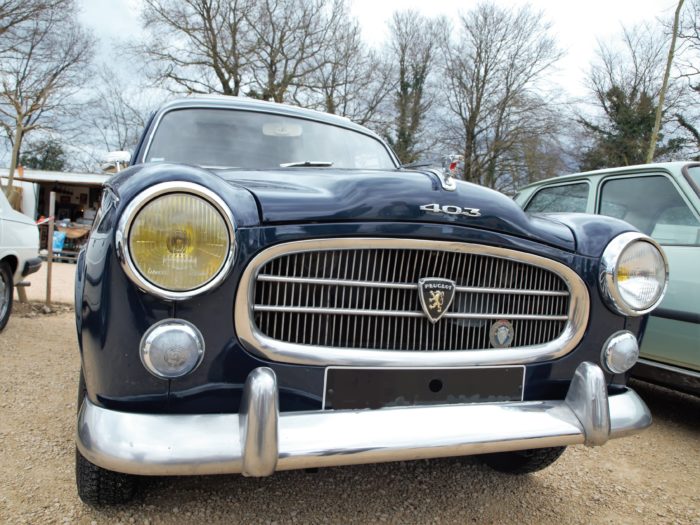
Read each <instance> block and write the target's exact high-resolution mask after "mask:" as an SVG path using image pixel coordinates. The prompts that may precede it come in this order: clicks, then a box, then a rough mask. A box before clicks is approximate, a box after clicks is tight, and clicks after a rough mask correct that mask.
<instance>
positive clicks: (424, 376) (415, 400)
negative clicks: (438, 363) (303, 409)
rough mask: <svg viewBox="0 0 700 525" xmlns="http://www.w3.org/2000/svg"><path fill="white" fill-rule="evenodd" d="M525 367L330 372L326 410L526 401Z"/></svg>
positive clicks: (326, 389)
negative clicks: (524, 399)
mask: <svg viewBox="0 0 700 525" xmlns="http://www.w3.org/2000/svg"><path fill="white" fill-rule="evenodd" d="M524 383H525V367H524V366H504V367H486V368H483V367H480V368H437V369H436V368H431V369H414V368H408V369H407V368H402V369H397V368H346V367H343V368H332V367H329V368H327V369H326V385H325V391H324V405H323V406H324V408H325V409H336V410H340V409H359V408H382V407H391V406H420V405H444V404H456V403H491V402H496V401H520V400H522V398H523V388H524Z"/></svg>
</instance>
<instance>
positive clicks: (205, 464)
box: [76, 372, 651, 476]
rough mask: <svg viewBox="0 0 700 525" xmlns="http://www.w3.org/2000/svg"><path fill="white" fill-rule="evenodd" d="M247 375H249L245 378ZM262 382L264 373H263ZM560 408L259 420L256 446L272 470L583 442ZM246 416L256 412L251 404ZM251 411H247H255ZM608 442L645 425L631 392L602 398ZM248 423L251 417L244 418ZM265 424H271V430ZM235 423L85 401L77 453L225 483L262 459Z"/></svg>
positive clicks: (515, 406)
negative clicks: (273, 452) (219, 477)
mask: <svg viewBox="0 0 700 525" xmlns="http://www.w3.org/2000/svg"><path fill="white" fill-rule="evenodd" d="M253 373H255V372H253ZM265 375H267V374H265ZM258 386H259V387H260V392H259V395H260V396H261V397H260V398H261V399H262V398H268V399H272V398H274V397H275V396H276V395H277V389H276V387H275V386H274V382H272V381H267V380H265V381H263V382H262V383H261V384H259V385H258ZM576 392H578V393H572V394H571V397H570V398H569V396H567V399H569V401H519V402H509V403H490V404H461V405H440V406H430V407H411V408H385V409H379V410H338V411H333V410H330V411H315V412H288V413H282V414H280V415H279V416H278V417H275V418H272V417H268V416H266V415H265V414H268V415H270V414H272V413H273V412H265V411H264V410H261V412H259V413H257V414H256V416H255V417H256V419H257V420H258V421H259V422H260V426H259V432H256V433H257V434H258V435H260V436H261V440H260V443H262V444H269V443H272V442H273V441H274V440H273V439H272V438H270V437H269V435H270V434H274V433H276V434H277V436H278V450H277V458H276V468H275V470H292V469H301V468H313V467H329V466H337V465H354V464H362V463H378V462H385V461H400V460H415V459H423V458H436V457H448V456H464V455H470V454H485V453H492V452H505V451H511V450H524V449H532V448H540V447H554V446H564V445H575V444H581V443H584V442H585V440H586V438H587V437H588V435H587V434H586V433H585V432H586V431H585V429H584V425H582V424H581V422H580V421H579V419H578V417H577V416H576V414H575V413H574V411H573V410H572V409H571V406H570V404H575V405H577V406H579V405H580V406H585V405H586V403H587V402H589V400H586V399H584V398H581V399H578V398H577V396H585V395H587V392H586V391H585V390H578V389H577V390H576ZM250 407H251V409H252V410H259V409H261V407H260V405H259V404H258V403H252V404H251V405H250ZM255 407H257V408H255ZM609 414H610V435H609V437H610V438H618V437H622V436H627V435H631V434H636V433H638V432H640V431H641V430H643V429H644V428H646V427H648V426H649V425H650V424H651V416H650V415H649V410H648V408H647V407H646V405H645V404H644V402H643V401H642V400H641V399H640V398H639V396H638V395H637V394H635V393H634V391H632V390H626V391H625V392H624V393H621V394H616V395H613V396H610V397H609ZM247 417H248V418H249V419H250V417H251V413H250V412H249V413H248V416H247ZM273 420H274V421H273ZM239 422H240V416H239V415H238V414H201V415H173V414H140V413H129V412H118V411H113V410H108V409H105V408H101V407H98V406H96V405H93V404H92V403H91V402H90V401H89V400H88V399H85V401H84V402H83V405H82V406H81V408H80V412H79V414H78V427H77V435H76V441H77V446H78V450H80V453H81V454H82V455H83V456H84V457H85V458H87V459H88V460H89V461H90V462H92V463H94V464H96V465H98V466H100V467H103V468H106V469H109V470H113V471H117V472H125V473H130V474H138V475H146V476H171V475H201V474H227V473H239V472H243V465H244V464H247V465H250V464H256V463H257V461H258V458H259V457H262V458H263V459H264V461H263V463H264V464H265V468H263V469H261V470H260V471H259V472H262V473H264V472H268V471H269V465H270V463H271V462H272V461H271V459H270V450H269V449H268V448H267V446H263V447H262V448H261V449H260V450H261V451H263V452H262V453H261V455H259V454H258V452H257V451H255V452H254V453H253V455H254V461H252V462H251V461H250V460H249V458H248V457H247V456H248V454H249V453H250V452H249V451H250V450H251V449H249V448H244V447H243V446H242V442H244V441H246V440H242V439H241V431H240V425H239Z"/></svg>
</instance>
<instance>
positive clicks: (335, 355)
mask: <svg viewBox="0 0 700 525" xmlns="http://www.w3.org/2000/svg"><path fill="white" fill-rule="evenodd" d="M356 248H358V249H359V248H385V249H430V250H443V251H453V252H463V253H474V254H479V255H487V256H494V257H500V258H504V259H509V260H513V261H518V262H523V263H527V264H531V265H534V266H539V267H543V268H546V269H547V270H550V271H552V272H554V273H555V274H557V275H558V276H559V277H560V278H561V279H562V280H563V281H564V282H565V284H566V286H567V287H568V289H569V294H570V297H571V298H570V302H569V312H568V316H567V318H568V321H567V323H566V325H565V327H564V329H563V330H562V332H561V334H560V335H559V337H557V338H556V339H554V340H553V341H550V342H548V343H545V344H541V345H533V346H526V347H520V348H507V349H489V350H454V351H449V352H445V351H432V350H422V351H402V350H371V349H357V348H334V347H326V346H311V345H301V344H294V343H287V342H284V341H279V340H276V339H273V338H271V337H268V336H266V335H265V334H263V333H261V332H260V330H258V328H257V326H256V325H255V320H254V311H253V306H254V293H255V283H256V279H257V276H258V272H259V270H260V268H262V267H263V266H264V265H265V264H266V263H267V262H269V261H270V260H272V259H274V258H276V257H279V256H282V255H288V254H291V253H302V252H310V251H317V250H334V249H335V250H347V249H356ZM324 282H326V283H327V282H328V281H327V280H324ZM377 284H379V283H377ZM408 286H409V287H410V286H412V285H408ZM589 308H590V306H589V297H588V292H587V290H586V286H585V284H584V283H583V281H582V280H581V278H580V277H579V276H578V275H577V274H576V272H574V271H573V270H572V269H570V268H569V267H567V266H565V265H563V264H561V263H558V262H556V261H552V260H550V259H546V258H544V257H540V256H537V255H532V254H528V253H524V252H518V251H515V250H510V249H506V248H495V247H493V246H486V245H480V244H466V243H458V242H446V241H428V240H420V239H385V238H339V239H314V240H306V241H295V242H289V243H283V244H278V245H275V246H273V247H271V248H268V249H266V250H264V251H262V252H261V253H259V254H258V255H257V256H256V257H255V258H254V259H253V260H252V261H251V262H250V263H249V264H248V266H247V267H246V269H245V271H244V273H243V276H242V277H241V281H240V285H239V288H238V292H237V294H236V301H235V308H234V321H235V328H236V334H237V336H238V339H239V341H240V342H241V344H242V345H243V346H244V347H245V348H246V349H247V350H248V351H250V352H251V353H253V354H255V355H257V356H259V357H261V358H263V359H268V360H270V361H277V362H284V363H294V364H306V365H317V366H330V365H340V366H416V367H426V366H434V367H452V366H467V365H506V364H526V363H533V362H538V361H547V360H551V359H556V358H558V357H561V356H563V355H565V354H567V353H569V352H570V351H572V350H573V349H574V348H575V347H576V345H577V344H578V343H579V341H580V340H581V338H582V337H583V333H584V331H585V329H586V324H587V322H588V314H589ZM406 313H409V312H406ZM372 314H373V315H376V312H372ZM446 315H449V313H448V314H446ZM453 315H460V314H453Z"/></svg>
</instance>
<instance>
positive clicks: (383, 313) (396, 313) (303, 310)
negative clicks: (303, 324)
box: [253, 305, 569, 321]
mask: <svg viewBox="0 0 700 525" xmlns="http://www.w3.org/2000/svg"><path fill="white" fill-rule="evenodd" d="M253 311H254V312H288V313H295V314H346V315H376V316H377V317H425V314H424V313H423V312H418V311H415V312H410V311H405V310H361V309H357V308H315V307H312V306H308V307H307V306H262V305H254V306H253ZM442 317H444V318H452V319H503V318H507V319H512V320H514V321H521V320H526V321H528V320H535V321H566V320H567V319H569V318H568V316H566V315H534V314H533V315H529V314H504V313H501V314H460V313H455V312H447V313H446V314H444V315H443V316H442Z"/></svg>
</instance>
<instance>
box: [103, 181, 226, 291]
mask: <svg viewBox="0 0 700 525" xmlns="http://www.w3.org/2000/svg"><path fill="white" fill-rule="evenodd" d="M168 193H191V194H193V195H196V196H198V197H201V198H203V199H204V200H206V201H207V202H208V203H209V204H211V205H212V206H214V208H216V209H217V211H218V212H219V213H220V214H221V216H222V217H223V219H224V222H225V223H226V227H227V229H228V236H229V249H228V253H227V254H226V258H225V259H224V262H223V264H222V266H221V268H220V269H219V272H218V273H217V274H216V275H215V276H214V277H212V278H211V279H210V280H209V281H208V282H206V283H205V284H203V285H202V286H200V287H198V288H195V289H193V290H187V291H182V292H176V291H172V290H166V289H165V288H161V287H159V286H156V285H154V284H152V283H151V282H149V281H148V280H147V279H146V278H145V277H143V276H142V275H141V272H139V271H138V269H137V268H136V265H135V264H134V262H133V261H132V259H131V254H130V253H129V229H130V228H131V223H132V222H133V220H134V218H135V217H136V215H137V214H138V212H139V210H141V208H143V207H144V206H145V205H146V204H148V203H149V202H150V201H152V200H153V199H155V198H157V197H160V196H161V195H166V194H168ZM115 244H116V251H117V257H118V258H119V261H120V262H121V266H122V269H123V270H124V273H126V275H127V276H128V277H129V279H131V281H132V282H133V283H134V284H135V285H136V286H138V287H139V288H140V289H141V290H143V291H145V292H146V293H150V294H153V295H156V296H158V297H161V298H163V299H166V300H169V301H181V300H184V299H189V298H191V297H194V296H196V295H199V294H201V293H204V292H206V291H208V290H211V289H213V288H216V287H217V286H219V284H221V282H222V281H223V280H224V279H225V278H226V277H227V276H228V274H229V272H230V271H231V268H232V267H233V260H234V256H235V253H236V235H235V221H234V219H233V214H232V213H231V210H230V209H229V207H228V206H227V205H226V203H225V202H224V201H223V200H222V199H221V197H219V196H218V195H217V194H216V193H214V192H213V191H211V190H209V189H207V188H205V187H204V186H201V185H199V184H194V183H192V182H185V181H169V182H162V183H160V184H156V185H154V186H151V187H149V188H146V189H145V190H143V191H142V192H141V193H139V194H138V195H136V197H134V198H133V199H132V200H131V202H130V203H129V204H128V206H127V207H126V209H125V210H124V212H123V213H122V216H121V217H120V219H119V224H118V226H117V230H116V232H115Z"/></svg>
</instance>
